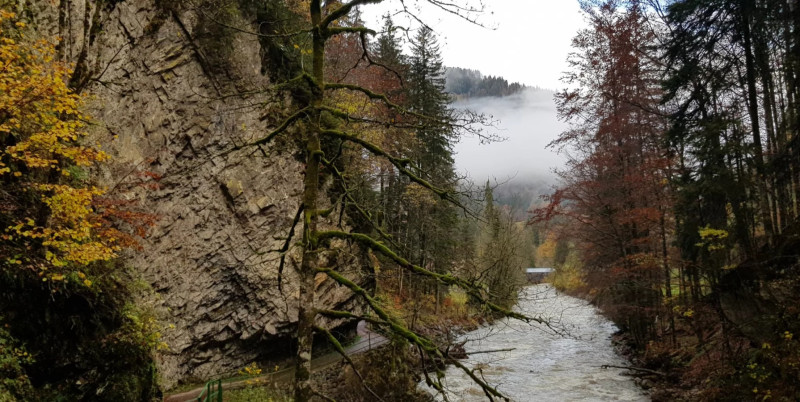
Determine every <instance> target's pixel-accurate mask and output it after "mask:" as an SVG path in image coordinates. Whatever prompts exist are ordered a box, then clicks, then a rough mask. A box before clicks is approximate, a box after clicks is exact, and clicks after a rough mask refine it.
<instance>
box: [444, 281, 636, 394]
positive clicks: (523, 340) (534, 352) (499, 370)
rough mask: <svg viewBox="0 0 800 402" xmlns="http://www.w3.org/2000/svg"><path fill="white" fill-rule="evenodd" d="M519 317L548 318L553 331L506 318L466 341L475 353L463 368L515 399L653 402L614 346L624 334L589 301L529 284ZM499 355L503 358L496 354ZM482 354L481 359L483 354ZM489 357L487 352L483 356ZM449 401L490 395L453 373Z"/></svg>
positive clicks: (448, 376) (451, 370)
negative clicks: (615, 339) (478, 373)
mask: <svg viewBox="0 0 800 402" xmlns="http://www.w3.org/2000/svg"><path fill="white" fill-rule="evenodd" d="M515 310H516V311H518V312H520V313H523V314H525V315H527V316H529V317H541V318H544V319H546V320H548V322H549V323H550V324H551V325H552V327H553V329H550V328H547V326H544V325H541V324H536V323H532V324H528V323H525V322H522V321H519V320H508V319H504V320H501V321H498V322H496V323H494V324H493V325H489V326H485V327H483V328H480V329H478V330H475V331H472V332H469V333H467V334H465V335H463V336H462V338H461V340H462V341H463V340H466V344H465V345H464V348H465V349H466V351H467V353H468V354H470V357H469V359H467V360H464V361H463V362H464V363H465V364H466V365H467V366H468V367H470V368H474V367H480V368H481V372H482V373H483V377H484V378H485V379H486V380H487V381H488V382H489V383H490V384H492V385H494V386H497V388H498V390H500V391H501V392H502V393H503V394H505V395H506V396H508V397H510V398H511V400H514V401H533V400H536V401H647V400H649V398H648V397H647V396H646V395H645V394H644V392H643V391H642V390H641V389H640V388H639V387H637V386H636V384H634V382H633V378H632V377H629V376H624V375H622V373H623V371H625V370H620V369H614V368H608V369H604V368H602V367H601V366H603V365H612V366H626V365H627V362H626V361H625V360H624V359H623V358H622V357H620V356H619V355H617V354H616V353H615V351H614V348H613V346H612V344H611V339H610V337H611V335H612V334H613V333H614V332H615V331H616V330H617V328H616V327H615V326H614V324H613V323H612V322H610V321H609V320H607V319H606V318H604V317H603V316H601V315H600V313H599V311H598V310H597V309H596V308H594V307H592V306H591V305H589V304H588V303H587V302H586V301H584V300H580V299H577V298H574V297H570V296H566V295H564V294H561V293H559V292H557V291H555V290H554V289H553V288H552V287H551V286H550V285H546V284H542V285H534V286H529V287H527V288H525V289H524V290H523V292H522V293H521V294H520V298H519V302H518V304H517V307H516V308H515ZM491 351H496V352H491ZM478 352H479V353H478ZM484 352H485V353H484ZM445 384H446V388H447V390H448V398H449V399H450V400H458V401H483V400H485V399H486V396H485V395H484V394H483V392H482V391H481V390H480V388H479V387H478V386H477V385H475V384H474V383H473V382H472V381H471V380H470V379H469V377H467V376H466V374H464V373H463V372H462V371H461V370H460V369H458V368H456V367H452V366H451V367H449V368H448V369H447V373H446V380H445Z"/></svg>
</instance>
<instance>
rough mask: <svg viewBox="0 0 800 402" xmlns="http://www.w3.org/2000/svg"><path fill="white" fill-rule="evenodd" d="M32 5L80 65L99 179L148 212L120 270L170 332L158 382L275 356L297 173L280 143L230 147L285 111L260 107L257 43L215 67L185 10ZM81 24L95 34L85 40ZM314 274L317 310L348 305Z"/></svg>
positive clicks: (288, 273) (288, 317) (292, 310)
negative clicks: (138, 285)
mask: <svg viewBox="0 0 800 402" xmlns="http://www.w3.org/2000/svg"><path fill="white" fill-rule="evenodd" d="M59 3H61V4H59ZM162 3H163V1H162ZM32 6H33V8H34V9H35V10H36V12H35V19H36V21H35V23H36V26H37V27H38V30H39V32H45V33H46V32H48V31H49V34H51V35H59V36H61V37H63V38H66V40H65V41H64V45H63V47H62V49H61V50H62V53H63V57H64V58H65V59H66V60H68V61H71V62H73V63H75V65H76V68H77V70H78V71H81V69H83V72H82V74H83V76H85V77H86V78H85V81H84V84H83V93H86V94H88V95H89V97H90V98H89V104H90V107H91V108H90V110H89V112H90V114H91V116H92V117H93V119H94V123H95V125H94V126H93V128H92V132H91V137H92V139H93V140H96V141H98V142H100V143H101V144H102V145H103V147H104V148H105V149H106V150H107V151H108V152H109V153H110V154H111V155H112V159H113V162H112V163H111V164H110V165H109V166H108V167H107V168H105V169H104V171H103V173H102V174H103V175H104V178H103V180H104V181H105V182H106V184H107V185H108V186H109V187H111V188H112V189H113V190H112V194H113V195H114V196H115V197H118V198H121V199H125V200H129V201H133V202H134V203H133V205H134V206H135V207H136V208H141V209H143V210H144V211H146V212H149V213H152V214H155V215H156V217H157V223H156V226H155V227H153V228H152V230H151V231H150V233H149V235H148V237H147V238H146V239H145V240H144V241H143V242H142V249H141V250H139V251H135V252H131V253H130V254H129V256H128V258H127V259H126V263H127V264H128V265H131V266H132V267H133V268H134V269H136V270H137V271H139V272H142V273H143V276H144V278H145V280H146V281H148V282H149V283H150V284H151V285H152V287H153V289H154V290H155V296H154V300H151V302H152V303H153V304H154V305H155V306H156V307H157V308H158V310H159V311H162V312H163V319H164V320H165V324H171V325H169V327H168V328H165V330H164V331H162V333H163V340H164V341H165V342H166V344H167V345H168V350H166V351H163V352H161V356H160V357H159V366H160V367H159V369H160V372H161V375H162V377H163V380H164V385H165V386H166V387H167V388H169V387H171V386H173V385H174V384H176V383H177V382H180V381H190V380H202V379H207V378H212V377H214V376H217V375H220V374H223V373H230V372H233V371H236V370H237V369H240V368H242V367H243V366H244V365H246V364H248V363H249V362H251V361H253V360H256V359H259V358H264V357H268V356H267V355H268V354H269V353H276V352H286V350H279V349H285V348H287V347H288V346H287V345H288V344H289V342H288V341H287V340H288V339H290V337H291V335H292V333H293V331H294V325H293V324H294V323H295V322H296V320H297V297H298V293H297V287H296V286H295V285H294V283H296V281H295V278H296V272H295V268H294V267H295V266H296V265H299V255H298V253H297V252H294V253H293V252H291V250H290V252H289V253H288V254H287V257H286V260H285V261H286V264H285V268H284V270H283V278H282V287H281V288H280V289H279V287H278V267H279V260H280V253H279V252H278V251H277V250H280V249H281V248H282V247H283V246H284V242H285V240H284V239H285V238H286V237H287V235H288V233H289V230H290V228H291V226H292V223H293V220H294V217H295V215H296V214H297V210H298V206H299V204H300V194H301V190H302V167H303V166H302V163H301V162H299V161H298V158H297V157H296V156H295V155H292V153H291V148H290V147H288V146H286V145H287V144H286V142H288V141H291V140H284V144H283V145H284V146H281V144H270V145H267V146H264V147H260V148H253V147H245V148H243V149H241V150H239V151H235V152H231V149H232V148H233V147H234V146H235V145H237V144H244V143H246V142H247V141H248V140H253V139H255V138H259V136H260V135H264V133H266V132H268V131H269V129H270V127H268V124H267V123H265V122H264V121H265V120H266V121H268V120H269V119H268V118H267V119H263V118H262V117H263V116H265V115H269V114H270V113H276V110H279V109H280V108H287V107H290V106H289V105H280V104H278V105H277V106H276V105H275V104H274V102H272V103H271V105H272V106H269V107H267V106H265V105H266V103H267V102H266V101H267V99H266V95H263V93H264V92H263V91H261V90H262V89H264V88H267V87H268V86H269V84H270V82H269V79H268V78H267V77H266V76H264V75H262V74H261V70H262V65H261V56H260V54H261V52H262V49H261V48H260V45H259V43H258V40H257V38H256V37H255V36H252V35H247V34H245V33H237V32H233V33H230V36H229V38H228V39H227V40H226V41H225V46H226V47H228V48H226V49H223V50H225V65H224V66H219V65H212V62H211V61H210V56H209V55H208V52H207V50H206V49H204V48H203V46H202V44H201V43H200V40H199V39H198V38H197V37H196V32H195V31H196V30H197V28H196V26H197V22H198V20H197V19H198V15H197V14H196V12H195V11H192V10H191V9H188V8H187V9H185V10H181V9H171V10H167V9H164V8H163V6H159V5H157V4H156V1H154V0H127V1H102V2H101V1H97V2H92V1H86V2H84V1H73V2H65V1H62V2H58V1H56V2H52V1H37V2H34V4H33V5H32ZM87 7H88V8H87ZM98 7H100V8H98ZM59 14H61V17H60V16H59ZM95 15H96V16H97V18H96V19H95V18H94V17H95ZM86 16H89V18H90V21H95V22H93V23H92V24H90V25H91V26H93V27H97V28H98V29H96V30H94V32H92V29H91V28H90V29H89V31H90V32H86V30H85V27H86V26H85V24H84V20H85V18H86ZM59 18H61V19H62V20H63V21H65V22H62V23H59ZM240 18H242V20H241V21H239V22H238V23H240V24H241V26H245V27H246V26H248V23H246V22H244V21H245V20H244V17H241V16H240ZM251 25H252V22H251ZM79 75H80V74H79ZM270 107H271V108H272V109H270ZM276 108H277V109H276ZM153 177H155V178H156V179H157V180H154V179H153ZM301 226H302V223H300V225H299V226H298V228H297V229H296V233H298V234H299V233H302V227H301ZM298 236H299V235H298ZM295 241H296V239H295ZM293 243H294V242H293ZM293 261H296V262H297V263H296V264H295V263H293ZM354 261H355V260H353V259H352V258H351V260H350V261H349V263H348V264H349V267H350V269H352V270H358V264H356V263H354ZM318 279H320V280H318V282H317V283H318V292H317V294H318V295H322V296H319V298H320V300H318V301H317V303H319V304H320V305H325V306H327V307H337V306H341V305H344V304H347V305H346V306H344V307H346V308H351V309H352V308H356V307H357V306H355V305H354V303H355V302H354V301H353V300H351V296H350V293H349V292H347V291H346V290H344V289H342V288H339V287H337V286H335V285H334V284H332V283H331V281H330V280H327V281H326V280H322V279H321V278H318ZM329 324H330V323H329Z"/></svg>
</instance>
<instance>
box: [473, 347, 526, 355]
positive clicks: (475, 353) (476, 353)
mask: <svg viewBox="0 0 800 402" xmlns="http://www.w3.org/2000/svg"><path fill="white" fill-rule="evenodd" d="M512 350H517V348H508V349H492V350H479V351H477V352H467V355H478V354H481V353H496V352H510V351H512Z"/></svg>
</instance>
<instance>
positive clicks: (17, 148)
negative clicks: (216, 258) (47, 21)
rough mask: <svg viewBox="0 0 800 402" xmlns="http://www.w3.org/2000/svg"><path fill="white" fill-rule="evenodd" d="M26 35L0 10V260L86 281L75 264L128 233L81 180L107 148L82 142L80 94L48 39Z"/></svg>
mask: <svg viewBox="0 0 800 402" xmlns="http://www.w3.org/2000/svg"><path fill="white" fill-rule="evenodd" d="M33 36H35V33H34V32H33V31H31V30H28V29H26V24H25V23H24V22H23V21H21V20H19V19H17V17H16V16H15V14H13V13H10V12H6V11H0V146H2V151H0V152H2V154H1V156H0V180H2V181H3V188H4V189H3V191H2V193H0V214H2V215H0V219H2V220H3V222H4V224H5V230H4V231H3V233H2V239H3V242H2V243H0V244H1V245H0V247H1V250H2V254H3V261H2V264H3V265H5V266H6V267H9V266H18V267H19V269H25V270H31V271H33V272H36V273H37V274H38V275H39V276H41V277H42V280H43V281H48V280H49V281H56V282H57V281H63V280H66V279H69V278H73V279H75V280H77V281H79V282H80V283H82V284H84V285H85V286H91V284H92V281H91V280H90V279H88V278H87V277H86V274H85V273H83V271H82V267H85V266H86V265H88V264H91V263H93V262H96V261H106V260H109V259H111V258H114V257H115V256H116V255H117V253H118V252H119V251H120V250H121V248H122V247H123V246H126V245H130V240H131V239H130V236H127V235H125V234H123V233H122V232H120V231H118V230H116V229H113V227H111V226H110V225H109V221H108V219H107V217H106V216H104V212H103V210H102V208H99V204H98V201H99V200H100V199H101V197H102V196H103V194H104V190H103V189H101V188H98V187H96V186H93V185H90V184H88V183H87V181H86V170H88V169H91V168H92V167H93V166H95V165H96V164H98V163H102V162H104V161H106V160H107V159H108V155H107V154H106V153H105V152H103V151H102V150H100V149H99V146H92V145H86V144H85V142H86V141H85V136H86V125H87V117H86V116H85V115H84V114H83V113H82V112H81V109H82V107H83V101H84V99H83V98H82V97H81V96H80V95H78V94H75V93H74V92H72V91H71V90H70V88H69V87H68V86H67V82H68V79H69V75H70V70H69V68H68V67H67V66H66V65H64V64H63V63H61V62H59V61H57V60H56V59H55V56H56V51H55V45H54V44H53V43H52V42H51V41H49V40H47V39H34V38H32V37H33ZM42 257H43V258H42ZM71 273H74V274H75V275H74V276H73V275H70V274H71Z"/></svg>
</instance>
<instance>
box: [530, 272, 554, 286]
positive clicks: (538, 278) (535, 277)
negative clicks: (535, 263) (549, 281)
mask: <svg viewBox="0 0 800 402" xmlns="http://www.w3.org/2000/svg"><path fill="white" fill-rule="evenodd" d="M553 271H555V269H553V268H525V276H526V277H527V278H528V282H530V283H542V282H543V281H544V279H545V278H547V275H550V274H551V273H553Z"/></svg>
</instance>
